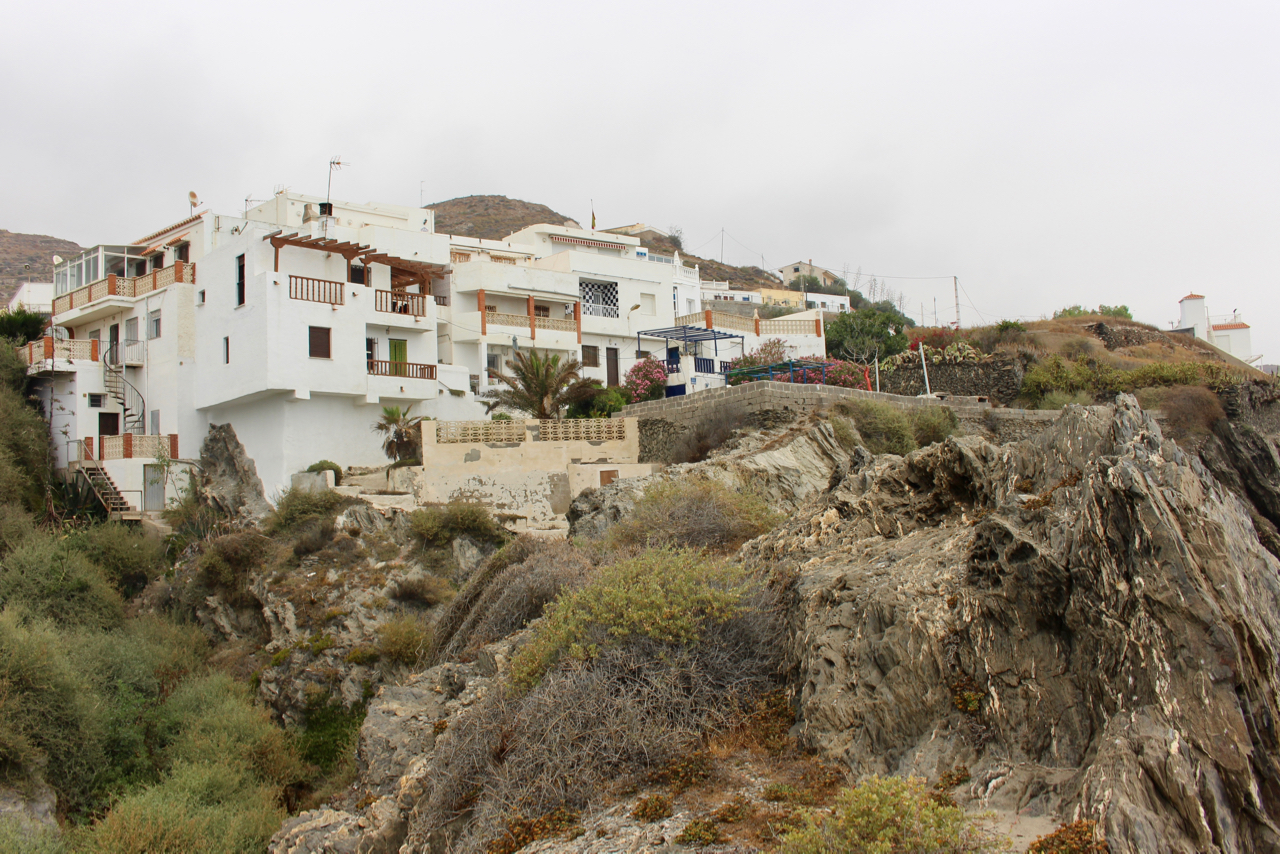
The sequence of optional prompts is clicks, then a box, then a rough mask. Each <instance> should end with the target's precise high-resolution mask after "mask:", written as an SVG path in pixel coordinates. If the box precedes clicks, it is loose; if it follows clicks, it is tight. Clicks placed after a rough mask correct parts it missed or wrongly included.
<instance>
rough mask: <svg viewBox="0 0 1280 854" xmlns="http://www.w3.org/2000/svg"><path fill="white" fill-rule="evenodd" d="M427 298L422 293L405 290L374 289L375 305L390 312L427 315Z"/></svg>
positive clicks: (375, 307)
mask: <svg viewBox="0 0 1280 854" xmlns="http://www.w3.org/2000/svg"><path fill="white" fill-rule="evenodd" d="M427 299H428V297H425V296H423V295H422V294H411V293H407V292H405V291H374V292H373V307H374V310H376V311H385V312H388V313H390V314H407V315H409V316H410V317H426V316H427Z"/></svg>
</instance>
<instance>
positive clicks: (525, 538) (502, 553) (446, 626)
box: [433, 534, 549, 661]
mask: <svg viewBox="0 0 1280 854" xmlns="http://www.w3.org/2000/svg"><path fill="white" fill-rule="evenodd" d="M548 542H549V541H546V540H542V539H539V538H538V537H534V536H532V535H530V534H523V535H521V536H519V537H517V538H516V539H514V540H512V541H511V542H509V543H507V544H506V545H505V546H503V547H502V548H500V549H498V550H497V551H496V552H494V553H493V554H491V555H490V556H489V557H488V558H487V559H486V560H485V561H484V563H482V564H481V565H480V566H479V567H478V568H477V569H476V570H475V572H473V573H472V574H471V578H470V579H468V581H467V583H466V585H465V586H464V587H463V588H462V590H461V591H460V592H459V593H458V595H457V596H456V597H454V600H453V601H452V602H450V603H449V607H448V608H446V609H445V612H444V613H443V614H441V615H440V619H439V621H438V622H437V623H436V631H435V652H434V653H433V660H436V661H438V660H439V657H440V654H441V652H442V651H443V650H444V649H445V648H446V647H449V648H451V649H452V648H454V645H453V643H452V642H453V639H454V637H455V635H457V633H458V632H459V630H460V629H462V627H463V625H464V624H467V623H469V622H471V621H472V620H473V619H474V617H475V614H474V611H475V608H476V604H477V603H478V602H479V601H480V599H481V598H483V597H484V596H485V595H487V594H488V593H489V591H490V585H491V584H492V583H493V579H494V578H496V577H497V575H498V574H499V573H501V572H502V571H503V570H504V569H506V568H507V567H509V566H514V565H515V564H518V563H522V562H523V561H524V560H526V559H527V558H528V557H529V556H530V555H532V554H534V553H535V552H537V551H538V550H539V549H541V548H542V547H543V546H544V545H546V544H547V543H548Z"/></svg>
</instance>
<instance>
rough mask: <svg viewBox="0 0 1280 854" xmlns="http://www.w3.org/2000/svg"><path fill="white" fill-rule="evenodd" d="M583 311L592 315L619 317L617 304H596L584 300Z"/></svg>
mask: <svg viewBox="0 0 1280 854" xmlns="http://www.w3.org/2000/svg"><path fill="white" fill-rule="evenodd" d="M582 313H583V314H585V315H589V316H590V317H617V316H618V307H617V306H616V305H596V304H594V303H589V302H584V303H583V304H582Z"/></svg>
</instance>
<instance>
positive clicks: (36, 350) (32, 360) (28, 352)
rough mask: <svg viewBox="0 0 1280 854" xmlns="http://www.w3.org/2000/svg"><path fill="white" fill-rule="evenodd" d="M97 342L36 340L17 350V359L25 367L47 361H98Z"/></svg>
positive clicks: (84, 340)
mask: <svg viewBox="0 0 1280 854" xmlns="http://www.w3.org/2000/svg"><path fill="white" fill-rule="evenodd" d="M98 352H99V350H98V342H97V341H93V340H89V339H77V340H61V341H60V340H55V339H53V338H49V337H45V338H37V339H36V340H35V341H31V342H28V343H26V344H23V345H22V346H21V347H19V348H18V358H19V359H21V360H22V363H23V364H24V365H27V366H31V365H34V364H36V363H37V362H43V361H47V360H49V359H55V360H57V359H61V360H63V361H68V360H71V359H85V360H88V361H92V362H96V361H97V360H98Z"/></svg>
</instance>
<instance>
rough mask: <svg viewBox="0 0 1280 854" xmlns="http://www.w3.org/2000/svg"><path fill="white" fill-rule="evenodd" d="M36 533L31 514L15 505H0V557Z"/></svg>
mask: <svg viewBox="0 0 1280 854" xmlns="http://www.w3.org/2000/svg"><path fill="white" fill-rule="evenodd" d="M35 533H36V523H35V520H34V519H32V518H31V514H30V513H28V512H27V511H25V510H23V509H22V508H21V507H19V506H18V505H16V504H0V557H4V556H5V555H6V554H8V553H9V552H10V551H12V550H13V549H14V548H15V547H16V546H18V544H20V543H22V542H23V541H25V540H26V539H27V538H29V537H32V536H34V535H35Z"/></svg>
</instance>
